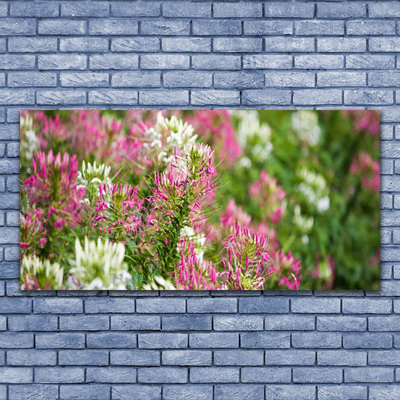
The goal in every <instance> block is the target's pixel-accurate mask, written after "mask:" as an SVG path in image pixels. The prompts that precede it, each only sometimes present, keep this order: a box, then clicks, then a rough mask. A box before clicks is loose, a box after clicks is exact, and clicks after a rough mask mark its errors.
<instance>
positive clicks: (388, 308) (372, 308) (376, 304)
mask: <svg viewBox="0 0 400 400" xmlns="http://www.w3.org/2000/svg"><path fill="white" fill-rule="evenodd" d="M342 302H343V312H344V313H345V314H390V313H391V312H392V302H391V300H384V299H343V300H342Z"/></svg>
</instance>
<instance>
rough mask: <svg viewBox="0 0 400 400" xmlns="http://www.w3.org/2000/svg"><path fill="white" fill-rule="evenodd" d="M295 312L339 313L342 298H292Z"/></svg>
mask: <svg viewBox="0 0 400 400" xmlns="http://www.w3.org/2000/svg"><path fill="white" fill-rule="evenodd" d="M291 308H292V312H294V313H323V314H328V313H339V312H340V299H292V303H291Z"/></svg>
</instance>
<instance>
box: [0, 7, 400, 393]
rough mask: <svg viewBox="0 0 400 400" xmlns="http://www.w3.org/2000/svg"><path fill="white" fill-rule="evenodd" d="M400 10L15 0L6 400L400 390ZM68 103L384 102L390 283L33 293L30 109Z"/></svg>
mask: <svg viewBox="0 0 400 400" xmlns="http://www.w3.org/2000/svg"><path fill="white" fill-rule="evenodd" d="M398 17H400V4H399V2H397V1H387V0H382V1H363V0H357V1H354V0H353V1H346V0H344V1H341V0H336V1H333V0H332V1H318V0H315V1H302V0H292V1H287V0H282V1H265V2H263V1H259V0H256V1H248V0H238V1H235V2H229V3H228V2H224V1H218V0H215V1H212V0H210V1H207V0H206V1H200V2H199V1H167V0H166V1H162V0H154V1H140V0H138V1H107V0H95V1H90V0H88V1H72V0H71V1H70V0H65V1H57V0H49V1H2V2H0V208H1V209H0V222H1V223H0V225H1V227H0V243H1V246H0V399H10V400H12V399H17V400H21V399H35V400H40V399H45V400H48V399H130V400H131V399H160V400H161V399H164V400H167V399H174V400H177V399H185V400H186V399H194V398H196V399H200V400H201V399H215V400H222V399H230V400H235V399H240V400H242V399H319V400H328V399H370V400H378V399H384V400H387V399H397V398H400V386H399V382H400V333H399V332H400V300H398V299H397V298H400V249H399V247H398V246H399V244H400V211H399V210H400V194H399V193H400V178H399V176H400V175H399V174H400V141H399V140H400V91H399V90H397V91H396V88H398V87H399V83H400V73H399V70H398V68H399V67H400V58H399V57H400V56H399V54H400V53H399V52H400V37H399V33H400V25H399V24H398V22H397V21H396V20H397V19H398ZM63 107H68V108H78V107H79V108H119V107H121V108H129V107H136V108H151V107H171V108H179V107H181V108H182V107H184V108H217V107H219V108H228V107H229V108H260V109H263V108H267V109H269V108H272V109H273V108H291V109H293V108H297V107H301V108H325V107H326V108H373V109H376V108H379V109H381V110H382V113H381V122H382V130H381V148H382V151H381V154H382V160H381V173H382V180H381V190H382V197H381V200H382V201H381V208H382V221H381V223H382V226H383V228H382V231H381V237H382V248H381V258H382V263H381V288H382V289H381V291H379V292H373V291H359V292H346V291H343V292H342V291H341V292H337V293H332V292H323V291H315V292H312V291H304V292H302V293H287V292H279V293H278V294H277V295H276V294H274V293H271V292H265V293H259V292H254V293H243V294H238V293H236V292H235V293H233V292H225V293H217V292H194V293H166V292H164V293H162V292H161V293H159V292H150V293H140V292H131V293H129V292H109V293H107V292H88V293H75V292H74V293H68V292H65V291H64V292H58V293H57V292H48V293H24V292H21V291H20V290H19V247H18V240H19V235H18V220H19V217H18V209H19V195H18V192H19V176H18V172H19V160H18V156H19V148H18V139H19V126H18V121H19V110H20V109H24V108H31V109H32V108H39V109H40V108H63ZM294 384H296V385H294ZM339 385H340V386H339Z"/></svg>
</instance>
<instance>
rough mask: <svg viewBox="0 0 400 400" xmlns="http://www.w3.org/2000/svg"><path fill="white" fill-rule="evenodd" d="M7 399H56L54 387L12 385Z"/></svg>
mask: <svg viewBox="0 0 400 400" xmlns="http://www.w3.org/2000/svg"><path fill="white" fill-rule="evenodd" d="M8 390H9V399H10V400H19V399H35V400H47V399H54V398H57V397H58V387H57V386H56V385H33V384H30V385H13V386H9V389H8Z"/></svg>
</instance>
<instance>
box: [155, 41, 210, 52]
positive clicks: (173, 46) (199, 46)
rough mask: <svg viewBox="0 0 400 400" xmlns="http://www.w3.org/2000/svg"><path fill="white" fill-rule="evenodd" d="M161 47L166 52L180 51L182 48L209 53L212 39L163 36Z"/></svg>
mask: <svg viewBox="0 0 400 400" xmlns="http://www.w3.org/2000/svg"><path fill="white" fill-rule="evenodd" d="M161 49H162V51H165V52H170V53H180V52H181V51H182V49H185V51H186V52H191V53H209V52H210V51H211V39H206V38H163V39H162V41H161Z"/></svg>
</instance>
